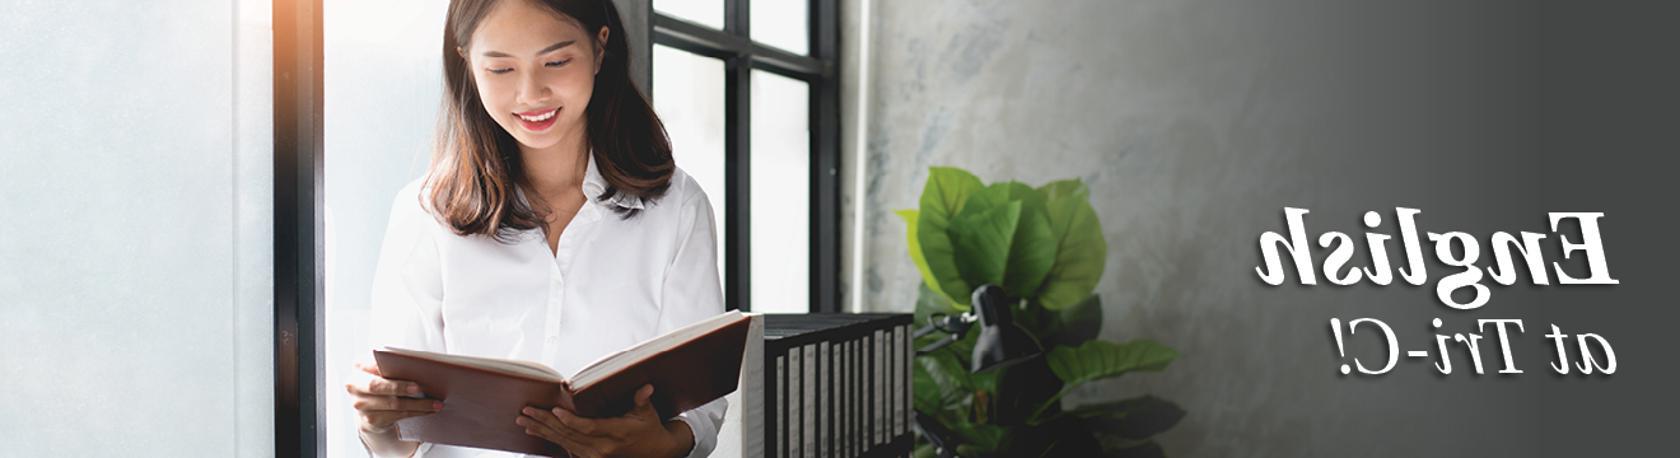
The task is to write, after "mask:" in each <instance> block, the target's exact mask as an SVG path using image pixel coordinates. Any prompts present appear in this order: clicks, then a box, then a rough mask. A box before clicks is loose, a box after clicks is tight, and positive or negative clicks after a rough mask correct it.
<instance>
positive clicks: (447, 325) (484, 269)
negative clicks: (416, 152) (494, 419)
mask: <svg viewBox="0 0 1680 458" xmlns="http://www.w3.org/2000/svg"><path fill="white" fill-rule="evenodd" d="M591 156H592V157H591V158H590V159H589V165H588V170H587V171H586V172H585V178H584V182H583V193H584V196H586V197H587V198H588V199H587V201H586V202H585V203H584V204H583V207H582V208H580V209H579V210H578V212H577V215H576V216H574V217H573V218H572V221H571V222H570V223H568V224H567V225H566V229H565V231H564V232H562V233H561V235H560V240H559V247H558V249H557V250H556V251H555V252H550V251H549V248H548V240H547V239H546V238H545V237H544V234H543V230H542V229H540V228H539V229H532V230H527V231H521V232H520V233H518V235H517V237H516V240H515V241H514V242H513V243H511V244H504V243H501V242H498V241H496V240H494V239H492V238H489V237H486V236H469V237H462V236H458V235H455V234H454V233H453V232H452V231H451V230H450V229H449V227H448V226H447V225H446V224H444V223H442V222H440V221H439V220H438V219H435V218H433V216H432V215H431V213H429V212H428V211H427V210H426V208H425V207H422V203H421V201H420V199H419V197H421V196H423V195H425V193H424V190H422V189H421V186H422V181H421V180H416V181H414V182H413V183H410V184H409V185H408V186H407V187H404V188H403V189H402V191H400V192H398V193H397V197H396V200H395V202H393V203H392V208H391V216H390V223H389V226H388V227H387V229H386V233H385V240H384V242H383V245H382V247H381V248H380V255H379V263H378V266H377V268H376V270H375V274H374V281H373V291H372V298H371V300H372V312H371V314H372V324H371V328H372V329H371V331H372V332H371V333H370V336H369V341H368V344H369V347H370V348H377V347H380V346H385V345H391V346H399V347H406V348H414V349H421V350H429V351H436V352H447V353H454V354H465V355H474V356H488V357H496V358H514V359H523V360H529V361H536V362H540V363H543V364H547V365H548V366H550V367H553V368H554V369H556V370H558V371H560V373H561V374H574V373H577V371H578V370H579V369H582V368H583V366H584V365H585V364H588V363H590V362H592V361H594V360H596V359H597V358H600V357H601V356H603V355H606V354H608V353H612V352H615V351H618V350H621V349H624V348H626V347H629V346H631V345H634V344H636V343H637V342H640V341H642V340H645V339H648V338H651V337H655V336H658V335H660V334H664V333H665V332H667V331H671V330H674V329H676V328H679V327H682V326H683V325H686V324H689V323H692V322H695V321H699V320H702V319H705V318H708V317H711V316H713V315H716V314H719V313H723V311H724V308H723V292H722V290H721V286H720V285H719V283H718V272H717V239H716V237H717V236H716V234H717V231H716V227H715V223H714V222H713V219H712V207H711V203H710V202H709V201H708V200H707V199H706V194H705V192H703V191H701V190H700V186H699V184H698V183H696V182H695V181H694V179H693V178H691V177H689V176H688V174H687V173H684V172H683V171H682V170H680V169H678V170H677V171H676V172H675V174H674V175H673V176H672V177H671V185H670V188H669V190H667V191H666V193H665V195H664V196H663V197H661V198H660V199H659V200H658V201H657V202H656V203H646V204H644V203H643V202H641V201H640V199H637V198H635V197H632V196H625V195H623V194H619V198H614V199H612V200H611V201H610V202H597V201H596V199H597V198H598V197H599V196H600V195H601V194H602V193H603V192H604V191H605V190H606V185H607V184H606V181H605V180H603V179H602V178H601V175H600V174H599V172H597V171H596V170H595V159H594V158H593V155H591ZM519 198H521V199H523V198H524V194H523V193H521V194H520V195H519ZM610 205H619V206H625V207H632V208H640V209H641V211H640V212H639V213H638V214H637V215H635V216H632V217H630V218H629V219H624V218H622V217H621V216H620V215H619V214H618V213H616V212H613V211H612V209H611V208H610V207H609V206H610ZM422 389H424V387H422ZM726 408H727V403H726V402H725V401H724V399H721V398H720V399H718V400H716V401H713V402H711V403H708V404H706V405H703V406H700V407H698V408H695V409H694V410H690V411H688V412H684V413H682V414H681V415H680V416H679V417H678V418H679V419H681V420H682V421H684V422H687V423H688V426H689V428H691V429H692V430H693V431H694V442H695V444H694V449H693V451H692V452H691V453H690V454H689V455H690V456H706V455H708V454H710V453H711V451H712V449H713V448H714V447H715V446H716V445H717V432H718V428H719V427H720V426H721V424H722V422H723V415H724V410H725V409H726ZM518 414H519V413H518V412H508V419H507V420H508V424H509V425H512V424H513V420H514V417H516V416H517V415H518ZM416 456H428V457H467V456H473V457H504V456H516V455H515V454H512V453H507V452H497V451H491V450H483V449H474V448H465V447H455V446H449V445H442V444H437V445H434V444H431V443H425V444H422V445H421V446H420V450H419V451H418V452H417V453H416Z"/></svg>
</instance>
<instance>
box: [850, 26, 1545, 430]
mask: <svg viewBox="0 0 1680 458" xmlns="http://www.w3.org/2000/svg"><path fill="white" fill-rule="evenodd" d="M1463 3H1470V2H1463ZM861 4H862V2H851V3H848V4H847V5H848V9H849V10H850V11H852V12H853V14H854V15H858V12H859V11H861V8H860V5H861ZM870 8H871V9H872V11H871V12H870V13H869V14H867V15H859V16H860V17H861V19H857V20H859V21H867V27H868V29H869V30H870V33H869V36H868V37H865V38H863V39H861V40H859V39H858V37H856V36H854V37H852V38H853V39H852V40H851V41H852V43H850V46H851V47H850V48H849V49H852V50H856V49H859V48H860V47H867V48H868V55H867V56H865V57H863V59H864V60H866V61H867V62H864V63H866V64H867V70H866V71H863V72H857V71H856V70H857V69H858V68H860V67H859V65H858V64H859V63H860V62H858V54H857V53H853V54H852V55H851V59H852V60H849V61H848V63H849V64H851V65H850V66H849V69H850V70H852V72H851V73H848V74H849V75H851V76H850V78H851V80H850V81H849V82H848V83H849V84H848V86H847V87H848V90H849V91H851V92H850V93H851V94H853V95H856V94H857V92H858V88H859V87H860V86H861V87H866V88H867V89H866V90H865V91H864V93H865V96H866V98H865V99H863V100H862V101H861V102H859V104H858V106H859V107H861V109H862V110H864V111H863V112H862V113H859V112H858V111H856V109H854V110H852V111H850V112H849V113H848V114H847V119H848V120H849V121H856V120H857V119H858V115H860V114H862V115H863V116H864V119H865V121H864V122H863V123H862V124H861V127H862V128H863V129H864V131H863V133H862V137H861V138H863V139H864V141H865V142H866V144H865V145H864V146H865V147H864V148H863V149H862V153H861V157H857V155H856V154H854V157H850V158H848V166H849V169H848V172H850V173H853V174H854V175H852V176H857V175H855V174H857V173H860V172H859V170H861V173H862V177H863V180H862V182H861V183H860V185H859V186H854V187H852V189H849V190H848V192H847V195H846V197H845V199H847V202H848V204H849V203H851V202H852V200H851V199H862V205H861V206H860V208H861V209H862V212H861V213H855V214H848V215H847V217H848V221H850V222H852V223H851V224H854V225H849V226H848V230H853V231H861V233H855V234H854V235H857V236H858V237H857V240H860V241H861V242H862V246H861V247H860V248H861V249H860V250H857V252H856V253H857V256H856V258H855V259H853V258H848V259H847V262H848V263H854V262H855V263H860V264H859V265H861V266H862V267H863V268H862V269H861V276H860V277H857V278H848V281H849V282H861V285H860V286H861V288H860V290H861V293H862V294H861V296H862V297H861V299H862V300H861V301H860V304H861V306H862V307H861V308H864V309H872V310H893V311H908V310H911V307H912V303H913V300H914V296H915V288H916V284H917V282H918V281H919V277H918V275H917V273H916V270H915V267H914V265H912V263H911V262H910V260H909V258H908V257H907V255H906V252H905V243H904V230H905V227H904V224H903V223H902V222H900V221H899V219H898V218H897V217H896V216H895V215H893V214H892V211H893V210H896V209H900V208H910V207H913V206H914V205H915V203H916V196H917V195H918V194H919V192H920V190H921V187H922V186H923V184H924V180H925V178H926V170H927V167H928V166H930V165H954V166H959V167H963V168H966V169H969V170H971V171H974V172H975V173H976V174H978V175H979V176H980V177H981V178H982V179H983V180H985V181H987V182H992V181H998V180H1011V179H1013V180H1021V181H1024V182H1027V183H1029V184H1033V185H1037V184H1041V183H1044V182H1046V181H1050V180H1054V179H1060V178H1066V177H1079V178H1082V179H1084V181H1085V182H1086V183H1087V184H1088V185H1090V187H1091V190H1092V196H1093V197H1092V200H1093V204H1094V205H1095V206H1096V210H1097V213H1098V215H1099V217H1100V219H1101V222H1102V227H1103V231H1104V234H1105V237H1106V239H1107V241H1108V244H1109V253H1108V263H1107V268H1106V270H1105V272H1104V275H1103V278H1102V281H1101V283H1100V285H1099V286H1098V293H1099V294H1101V295H1102V298H1103V303H1104V306H1105V310H1104V312H1105V318H1104V321H1105V322H1104V332H1103V336H1104V338H1107V339H1112V340H1123V339H1129V338H1135V337H1149V338H1154V339H1157V340H1159V341H1162V342H1164V343H1167V344H1169V345H1171V346H1174V347H1176V348H1177V349H1178V350H1179V351H1180V352H1181V353H1182V354H1183V356H1182V357H1181V358H1180V359H1179V360H1178V361H1177V362H1176V363H1175V364H1174V365H1173V366H1172V367H1171V368H1169V369H1168V370H1167V371H1165V372H1163V373H1160V374H1145V375H1141V376H1135V377H1129V378H1126V379H1123V380H1118V381H1105V382H1102V383H1098V384H1095V385H1093V386H1091V387H1089V388H1088V389H1084V390H1081V391H1080V392H1078V393H1077V396H1075V397H1074V399H1073V400H1072V401H1070V402H1073V403H1078V402H1086V401H1091V400H1100V399H1112V398H1121V397H1128V396H1132V395H1136V394H1139V393H1142V392H1153V393H1156V394H1158V395H1161V396H1163V397H1166V398H1169V399H1172V400H1175V401H1177V402H1179V403H1181V404H1182V405H1183V406H1184V407H1185V408H1186V409H1187V410H1188V411H1189V412H1190V415H1189V417H1187V418H1186V420H1185V421H1184V422H1183V423H1182V424H1181V425H1179V427H1178V428H1177V429H1175V430H1173V431H1171V432H1169V433H1167V434H1166V435H1165V436H1163V438H1162V440H1163V442H1164V443H1165V445H1166V448H1167V450H1168V452H1169V454H1171V455H1174V456H1313V455H1323V456H1368V455H1375V456H1423V455H1432V456H1439V455H1440V454H1441V453H1442V452H1443V451H1448V453H1447V454H1448V455H1458V454H1476V453H1487V452H1495V451H1498V452H1500V453H1499V454H1516V455H1523V454H1526V453H1530V452H1533V451H1535V449H1534V448H1532V447H1534V446H1533V445H1532V443H1533V442H1534V440H1535V439H1536V435H1535V431H1537V430H1538V429H1537V426H1536V425H1537V423H1535V420H1533V419H1534V418H1535V417H1536V415H1537V412H1538V411H1539V407H1538V406H1537V405H1536V404H1537V403H1535V402H1534V401H1535V400H1536V399H1537V398H1538V396H1539V390H1538V388H1537V386H1536V383H1534V382H1533V381H1532V380H1533V378H1528V379H1501V378H1497V377H1481V378H1478V379H1475V380H1471V379H1469V378H1467V377H1458V378H1451V379H1444V378H1437V377H1435V376H1433V375H1432V374H1433V373H1432V372H1429V371H1428V370H1427V366H1425V365H1424V364H1425V363H1422V362H1403V363H1402V367H1401V369H1399V370H1397V371H1396V373H1394V374H1390V375H1388V376H1384V377H1381V378H1366V379H1357V380H1345V379H1342V378H1341V377H1339V376H1338V375H1336V374H1335V372H1334V371H1335V368H1336V367H1337V364H1338V362H1339V359H1337V356H1336V353H1335V349H1334V347H1333V345H1332V344H1331V343H1330V338H1329V333H1328V330H1327V329H1328V328H1327V324H1326V322H1327V321H1328V319H1329V318H1331V317H1340V318H1342V319H1344V320H1346V319H1349V318H1354V317H1360V316H1374V317H1379V318H1382V319H1384V320H1387V321H1388V322H1389V323H1390V324H1391V325H1393V326H1394V327H1395V328H1396V330H1397V332H1399V333H1400V334H1401V339H1402V342H1412V343H1413V344H1412V345H1411V346H1412V347H1418V348H1422V347H1424V346H1426V343H1427V342H1430V340H1429V337H1428V336H1429V335H1430V334H1432V333H1433V331H1432V330H1430V329H1429V324H1428V323H1429V319H1430V318H1432V317H1436V316H1440V317H1443V318H1444V319H1448V322H1449V324H1448V327H1449V328H1455V327H1456V328H1459V329H1455V331H1456V330H1468V328H1469V323H1471V322H1472V321H1473V319H1474V318H1492V317H1521V316H1523V315H1524V314H1526V313H1528V312H1527V311H1526V310H1525V309H1524V308H1523V307H1521V305H1522V304H1524V303H1525V301H1526V300H1527V298H1528V297H1529V296H1528V294H1529V293H1528V292H1527V291H1524V290H1521V289H1518V288H1511V289H1504V288H1498V289H1496V292H1495V297H1494V299H1493V302H1492V304H1491V305H1490V306H1488V307H1485V308H1484V309H1483V310H1481V311H1478V312H1475V313H1453V312H1452V311H1450V310H1448V309H1446V308H1445V307H1444V306H1442V305H1441V304H1439V303H1437V302H1435V300H1434V299H1433V290H1432V289H1431V288H1428V287H1423V288H1412V287H1399V286H1394V287H1388V288H1382V289H1378V288H1372V287H1369V286H1368V285H1367V286H1358V287H1351V288H1333V287H1324V286H1320V287H1316V288H1310V289H1309V288H1300V287H1288V286H1285V287H1278V288H1271V287H1266V286H1264V285H1263V284H1262V283H1261V282H1260V281H1259V280H1258V279H1256V277H1255V275H1254V272H1253V268H1254V266H1255V265H1256V263H1257V262H1258V257H1259V256H1258V254H1257V250H1256V248H1255V245H1256V240H1257V238H1258V236H1259V234H1260V233H1261V232H1262V231H1266V230H1281V229H1282V222H1281V220H1282V217H1281V214H1282V212H1281V208H1282V207H1283V206H1286V205H1289V206H1301V207H1308V208H1311V209H1312V210H1313V213H1312V214H1311V215H1310V216H1309V217H1308V227H1309V233H1310V234H1313V235H1314V236H1316V234H1318V233H1320V232H1322V231H1326V230H1342V231H1346V232H1349V233H1351V234H1354V235H1355V237H1356V239H1357V237H1359V235H1358V234H1360V233H1361V230H1362V229H1363V228H1362V227H1361V226H1359V219H1358V218H1359V216H1360V214H1361V213H1362V212H1363V211H1365V210H1376V211H1379V212H1382V213H1383V216H1384V218H1385V226H1386V227H1385V228H1383V230H1387V231H1389V233H1393V231H1394V230H1393V229H1392V224H1391V223H1390V221H1391V220H1392V218H1393V213H1392V212H1393V207H1394V206H1397V205H1405V206H1414V207H1419V208H1423V209H1424V210H1425V214H1424V215H1423V217H1422V221H1421V224H1423V225H1425V226H1426V227H1425V228H1424V230H1436V231H1447V230H1467V231H1472V232H1475V233H1486V232H1489V231H1491V230H1494V229H1504V230H1510V229H1513V228H1522V229H1530V230H1544V229H1545V228H1544V226H1543V224H1544V220H1543V216H1542V214H1541V213H1540V212H1539V209H1538V206H1537V205H1536V203H1535V202H1534V200H1533V198H1532V197H1531V194H1532V192H1533V191H1534V190H1536V189H1538V183H1537V181H1535V180H1534V179H1532V178H1531V177H1532V176H1533V174H1532V173H1527V172H1532V171H1533V170H1534V166H1533V165H1532V164H1531V163H1530V161H1525V160H1524V159H1525V158H1526V157H1528V156H1526V155H1527V154H1528V152H1529V148H1530V147H1531V146H1532V144H1531V139H1532V138H1533V137H1534V135H1533V133H1534V130H1533V126H1534V125H1535V121H1534V119H1535V118H1534V116H1533V114H1532V109H1533V108H1534V102H1533V99H1532V97H1530V96H1531V95H1532V90H1533V87H1534V86H1535V84H1534V77H1533V76H1532V75H1531V74H1530V73H1529V72H1527V71H1526V69H1529V68H1533V65H1534V62H1535V54H1534V48H1533V40H1532V37H1533V33H1534V27H1535V20H1534V17H1533V16H1534V12H1533V8H1532V7H1525V6H1521V5H1510V4H1494V3H1493V2H1487V3H1480V4H1464V5H1459V4H1453V2H1423V3H1407V4H1404V5H1386V6H1383V5H1378V4H1376V2H1369V3H1368V4H1366V5H1363V6H1360V5H1349V4H1346V3H1344V2H1312V1H1286V2H1243V1H1209V0H1196V1H1127V2H1113V1H1065V2H1016V1H990V0H967V1H959V0H952V1H918V2H873V3H872V4H870ZM847 30H848V31H853V30H859V29H854V28H848V29H847ZM847 127H848V129H849V133H848V138H850V135H855V134H857V133H858V132H857V130H855V129H857V128H858V127H860V125H858V124H857V123H855V122H852V123H849V124H848V126H847ZM853 146H856V145H853ZM847 151H852V150H851V149H847ZM1498 177H1508V178H1498ZM847 208H851V207H850V206H849V205H848V207H847ZM853 218H855V219H853ZM1431 223H1435V224H1436V225H1435V226H1429V224H1431ZM1444 224H1452V225H1454V226H1452V227H1443V226H1442V225H1444ZM847 240H848V243H851V242H850V241H851V240H853V239H852V238H850V237H848V238H847ZM854 247H855V245H854ZM846 251H847V252H848V254H851V252H852V250H851V249H848V250H846ZM1441 273H1444V272H1441V271H1438V272H1437V274H1436V276H1433V277H1432V279H1434V278H1439V275H1440V274H1441ZM1525 345H1526V343H1525ZM1373 356H1375V355H1370V356H1367V357H1373ZM1537 356H1538V355H1537ZM1464 363H1465V361H1462V360H1460V361H1455V364H1460V365H1462V364H1464ZM1528 366H1529V367H1531V368H1536V369H1538V368H1542V367H1541V365H1540V363H1535V364H1529V365H1528ZM1460 370H1461V371H1462V369H1460Z"/></svg>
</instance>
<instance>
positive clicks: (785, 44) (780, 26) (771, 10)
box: [747, 1, 811, 54]
mask: <svg viewBox="0 0 1680 458" xmlns="http://www.w3.org/2000/svg"><path fill="white" fill-rule="evenodd" d="M751 8H752V11H751V12H750V13H751V15H752V16H751V17H752V26H751V27H749V28H748V29H747V30H748V31H749V32H751V33H752V39H753V41H757V42H760V43H764V44H767V45H770V46H775V47H777V48H782V49H784V50H787V51H788V52H792V53H794V54H805V53H808V52H810V43H811V38H810V37H811V20H810V16H809V13H808V11H809V10H808V8H810V4H809V2H803V1H756V2H752V6H751Z"/></svg>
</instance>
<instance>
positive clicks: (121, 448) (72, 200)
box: [0, 0, 274, 456]
mask: <svg viewBox="0 0 1680 458" xmlns="http://www.w3.org/2000/svg"><path fill="white" fill-rule="evenodd" d="M270 10H271V6H270V3H269V1H267V0H237V1H233V2H184V1H169V2H128V1H82V2H74V3H71V2H17V1H8V2H5V4H4V5H0V11H5V13H4V14H3V15H0V62H5V64H3V65H4V71H0V101H3V102H0V215H5V216H4V217H0V374H4V375H3V376H0V392H3V393H5V395H4V396H0V456H112V455H122V456H267V455H271V454H272V453H273V450H274V443H273V430H274V428H273V417H274V413H273V375H272V372H273V369H272V368H273V361H272V348H273V346H272V342H273V339H272V335H273V332H272V325H271V322H272V320H271V314H272V312H271V307H270V304H271V295H272V291H273V286H272V267H271V266H272V264H273V260H272V259H273V256H272V245H273V237H272V231H271V229H272V226H273V222H272V214H273V212H272V206H271V201H272V193H271V185H270V183H271V178H270V176H271V165H270V163H271V155H272V154H271V153H272V149H271V145H272V135H271V128H270V125H271V124H270V119H271V114H270V113H271V110H272V105H271V100H272V97H271V96H270V94H271V77H270V75H271V66H270V65H271V64H270V63H271V62H272V60H273V58H272V51H271V50H272V45H271V35H270V33H269V28H270V27H269V16H270Z"/></svg>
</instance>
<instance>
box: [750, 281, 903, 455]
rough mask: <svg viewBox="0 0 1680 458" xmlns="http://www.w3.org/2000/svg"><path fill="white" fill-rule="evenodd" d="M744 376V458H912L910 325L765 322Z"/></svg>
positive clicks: (811, 318) (806, 317)
mask: <svg viewBox="0 0 1680 458" xmlns="http://www.w3.org/2000/svg"><path fill="white" fill-rule="evenodd" d="M763 318H764V320H763V321H764V328H763V329H764V347H763V351H762V353H761V356H760V358H757V359H758V361H756V362H752V361H749V362H748V363H747V364H750V365H751V366H752V367H751V368H750V369H749V368H743V372H757V373H746V374H743V376H744V378H745V379H744V380H743V385H744V386H743V387H742V388H743V390H742V395H743V399H742V402H743V403H744V404H745V405H744V406H743V407H744V408H745V410H744V413H745V415H743V417H742V420H743V423H744V424H743V428H742V433H743V435H744V436H745V437H743V441H742V444H743V447H744V448H743V450H742V451H743V455H744V456H764V457H776V458H825V457H907V456H910V452H911V449H912V447H913V439H912V433H911V425H910V422H911V417H912V415H913V412H914V411H913V409H912V404H911V397H910V396H911V393H910V386H911V378H910V373H911V372H910V371H911V367H910V364H911V361H912V350H911V345H912V344H911V336H910V333H911V315H910V314H894V313H813V314H765V315H764V316H763Z"/></svg>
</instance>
